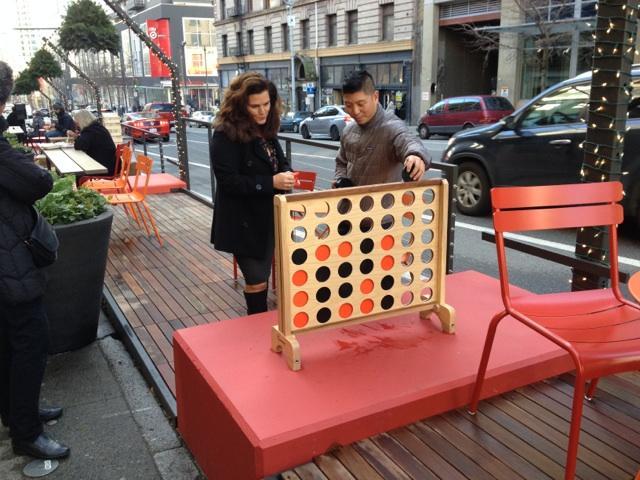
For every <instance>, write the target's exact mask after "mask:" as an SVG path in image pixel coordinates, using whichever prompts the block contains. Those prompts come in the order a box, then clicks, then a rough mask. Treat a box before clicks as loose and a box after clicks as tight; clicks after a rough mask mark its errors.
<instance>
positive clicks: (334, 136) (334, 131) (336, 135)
mask: <svg viewBox="0 0 640 480" xmlns="http://www.w3.org/2000/svg"><path fill="white" fill-rule="evenodd" d="M329 136H330V137H331V140H333V141H334V142H337V141H338V140H340V131H339V130H338V127H336V126H335V125H332V126H331V128H330V129H329Z"/></svg>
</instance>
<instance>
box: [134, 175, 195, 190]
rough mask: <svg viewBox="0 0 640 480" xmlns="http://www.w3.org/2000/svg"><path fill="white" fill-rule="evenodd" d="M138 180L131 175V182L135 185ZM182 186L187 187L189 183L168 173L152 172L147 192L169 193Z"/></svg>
mask: <svg viewBox="0 0 640 480" xmlns="http://www.w3.org/2000/svg"><path fill="white" fill-rule="evenodd" d="M135 182H136V177H135V175H134V176H131V177H129V184H130V185H131V186H133V184H134V183H135ZM181 188H187V184H186V183H185V182H183V181H182V180H180V179H179V178H177V177H174V176H173V175H169V174H168V173H152V174H151V178H150V179H149V186H148V188H147V193H148V194H149V195H152V194H158V193H169V192H173V191H175V190H180V189H181Z"/></svg>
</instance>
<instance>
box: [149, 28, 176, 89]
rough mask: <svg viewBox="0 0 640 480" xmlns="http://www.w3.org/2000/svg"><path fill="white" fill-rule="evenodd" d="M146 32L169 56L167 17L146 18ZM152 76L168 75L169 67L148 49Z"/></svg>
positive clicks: (169, 43)
mask: <svg viewBox="0 0 640 480" xmlns="http://www.w3.org/2000/svg"><path fill="white" fill-rule="evenodd" d="M147 34H148V35H149V37H151V40H152V41H153V43H155V44H156V45H157V46H158V47H160V50H162V51H163V52H164V53H165V55H166V56H167V57H169V58H171V37H170V35H169V19H168V18H161V19H158V20H147ZM149 61H150V63H151V76H152V77H169V76H171V72H170V71H169V68H168V67H167V66H166V65H165V64H164V63H162V62H161V61H160V59H159V58H158V57H156V56H155V54H153V53H152V52H151V50H149Z"/></svg>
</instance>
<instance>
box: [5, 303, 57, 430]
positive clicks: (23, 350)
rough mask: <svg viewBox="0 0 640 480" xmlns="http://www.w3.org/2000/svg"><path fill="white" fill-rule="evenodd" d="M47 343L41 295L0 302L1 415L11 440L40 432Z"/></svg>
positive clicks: (47, 331)
mask: <svg viewBox="0 0 640 480" xmlns="http://www.w3.org/2000/svg"><path fill="white" fill-rule="evenodd" d="M48 346H49V326H48V322H47V314H46V312H45V309H44V305H43V303H42V297H40V298H38V299H37V300H34V301H33V302H29V303H23V304H20V305H16V306H8V305H3V304H1V303H0V415H2V418H3V420H5V421H8V423H9V429H10V435H11V437H12V438H13V439H14V440H33V439H35V438H36V437H37V436H38V435H40V434H41V433H42V422H41V421H40V416H39V414H38V409H39V403H40V386H41V385H42V379H43V377H44V370H45V367H46V365H47V349H48Z"/></svg>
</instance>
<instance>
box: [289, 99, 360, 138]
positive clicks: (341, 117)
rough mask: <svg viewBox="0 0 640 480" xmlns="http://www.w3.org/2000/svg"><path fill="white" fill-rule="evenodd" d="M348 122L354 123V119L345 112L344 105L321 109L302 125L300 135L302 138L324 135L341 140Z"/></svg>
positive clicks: (328, 106)
mask: <svg viewBox="0 0 640 480" xmlns="http://www.w3.org/2000/svg"><path fill="white" fill-rule="evenodd" d="M348 122H353V118H351V116H350V115H349V114H348V113H347V112H346V111H345V109H344V105H327V106H326V107H321V108H319V109H318V110H316V111H315V112H313V114H312V115H311V116H310V117H308V118H305V119H304V120H303V121H302V122H301V123H300V133H301V134H302V138H307V139H308V138H311V136H312V135H324V136H329V137H330V138H331V140H334V141H337V140H340V136H341V135H342V131H343V130H344V127H345V125H346V124H347V123H348Z"/></svg>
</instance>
